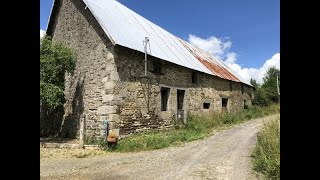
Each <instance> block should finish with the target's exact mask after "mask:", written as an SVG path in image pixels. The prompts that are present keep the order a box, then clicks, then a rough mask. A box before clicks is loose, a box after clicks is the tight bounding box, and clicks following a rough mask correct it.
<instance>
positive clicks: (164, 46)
mask: <svg viewBox="0 0 320 180" xmlns="http://www.w3.org/2000/svg"><path fill="white" fill-rule="evenodd" d="M83 2H84V3H85V4H86V6H87V7H88V8H89V10H90V11H91V13H92V14H93V16H94V17H95V18H96V20H97V21H98V23H99V24H100V26H101V27H102V29H103V30H104V32H105V33H106V35H107V36H108V37H109V38H110V40H111V42H112V43H113V44H114V45H116V44H118V45H121V46H124V47H127V48H130V49H134V50H137V51H140V52H144V45H143V41H144V39H145V37H148V38H149V45H150V48H148V54H150V55H152V56H154V57H157V58H160V59H162V60H165V61H169V62H171V63H174V64H177V65H180V66H183V67H187V68H190V69H193V70H197V71H200V72H203V73H206V74H210V75H214V76H218V77H220V78H223V79H227V80H231V81H234V82H242V83H245V84H247V85H249V86H252V85H251V84H250V83H249V82H247V81H246V80H245V79H243V78H242V77H241V76H240V75H238V74H237V73H236V72H234V71H233V70H232V69H231V68H229V67H228V66H227V65H226V64H225V63H224V62H223V61H221V60H220V59H218V58H217V57H214V56H212V55H211V54H210V53H208V52H206V51H204V50H202V49H200V48H198V47H196V46H193V45H192V44H190V43H188V42H186V41H184V40H182V39H180V38H179V37H177V36H175V35H173V34H171V33H169V32H168V31H166V30H164V29H163V28H161V27H160V26H158V25H156V24H154V23H152V22H151V21H149V20H147V19H145V18H144V17H142V16H140V15H139V14H137V13H135V12H134V11H132V10H131V9H129V8H127V7H126V6H124V5H122V4H121V3H119V2H118V1H115V0H83Z"/></svg>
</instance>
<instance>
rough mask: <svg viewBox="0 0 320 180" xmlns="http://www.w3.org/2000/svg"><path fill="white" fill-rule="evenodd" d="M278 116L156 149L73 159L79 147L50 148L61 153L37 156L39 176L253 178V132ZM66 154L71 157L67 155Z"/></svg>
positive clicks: (71, 177) (83, 177) (49, 177)
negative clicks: (38, 158)
mask: <svg viewBox="0 0 320 180" xmlns="http://www.w3.org/2000/svg"><path fill="white" fill-rule="evenodd" d="M277 116H279V114H278V115H273V116H268V117H265V118H259V119H254V120H251V121H249V122H246V123H243V124H240V125H237V126H234V127H233V128H230V129H227V130H225V131H222V132H218V133H216V134H215V135H213V136H211V137H208V138H206V139H203V140H197V141H193V142H189V143H185V144H182V145H180V146H178V147H169V148H165V149H159V150H154V151H146V152H137V153H107V152H103V153H105V154H103V153H102V154H100V153H98V154H97V155H94V156H91V155H89V156H87V157H86V158H77V157H75V156H74V155H77V153H84V152H83V151H82V150H75V149H55V150H53V151H60V152H59V153H58V154H60V156H58V157H60V158H59V159H57V158H53V157H52V156H50V155H49V154H43V155H42V156H43V157H45V158H42V159H40V178H41V179H249V180H250V179H257V177H256V176H255V175H254V174H253V172H252V170H251V161H250V154H251V152H252V150H253V148H254V146H255V144H256V140H257V139H256V135H257V132H258V131H259V130H260V128H261V127H262V124H263V122H264V121H267V120H270V119H272V118H276V117H277ZM84 150H85V149H84ZM70 152H72V153H70ZM98 152H100V151H98ZM46 153H50V152H48V151H47V152H46ZM53 154H54V153H53ZM70 154H74V155H72V156H71V157H70ZM78 155H79V154H78ZM81 155H82V154H80V156H79V157H81ZM46 156H48V157H46ZM54 156H56V155H54ZM63 157H70V158H63Z"/></svg>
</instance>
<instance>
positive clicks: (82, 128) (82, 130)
mask: <svg viewBox="0 0 320 180" xmlns="http://www.w3.org/2000/svg"><path fill="white" fill-rule="evenodd" d="M85 132H86V118H85V116H82V117H81V118H80V138H79V139H80V146H82V147H83V146H84V140H85Z"/></svg>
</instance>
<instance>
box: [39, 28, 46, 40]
mask: <svg viewBox="0 0 320 180" xmlns="http://www.w3.org/2000/svg"><path fill="white" fill-rule="evenodd" d="M45 34H46V32H45V31H44V30H42V29H40V39H41V38H42V37H43V36H44V35H45Z"/></svg>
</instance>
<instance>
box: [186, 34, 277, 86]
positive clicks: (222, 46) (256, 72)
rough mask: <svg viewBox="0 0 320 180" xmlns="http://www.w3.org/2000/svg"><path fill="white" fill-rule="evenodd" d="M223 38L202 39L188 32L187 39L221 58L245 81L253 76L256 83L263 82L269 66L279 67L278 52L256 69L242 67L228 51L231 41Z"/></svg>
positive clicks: (248, 80)
mask: <svg viewBox="0 0 320 180" xmlns="http://www.w3.org/2000/svg"><path fill="white" fill-rule="evenodd" d="M225 39H227V38H217V37H214V36H210V37H209V38H207V39H202V38H200V37H198V36H195V35H192V34H190V35H189V38H188V41H189V43H191V44H193V45H195V46H197V47H199V48H201V49H203V50H205V51H207V52H209V53H211V54H212V55H213V56H216V57H218V58H219V59H221V60H223V61H224V62H225V63H226V64H227V65H228V66H229V67H230V68H231V69H232V70H234V71H235V72H236V73H238V74H239V75H240V76H241V77H242V78H243V79H245V80H246V81H247V82H250V79H251V78H253V79H255V80H256V81H257V83H259V84H261V83H262V82H263V77H264V76H265V74H266V72H267V70H268V69H269V68H270V67H272V66H275V67H276V68H277V69H280V53H276V54H274V55H273V56H272V57H271V58H270V59H268V60H266V61H265V63H264V64H263V65H262V66H261V67H260V68H258V69H256V68H242V67H241V66H240V65H239V64H237V63H236V61H237V53H235V52H229V50H230V48H231V45H232V42H231V41H229V40H227V41H226V40H225Z"/></svg>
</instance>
